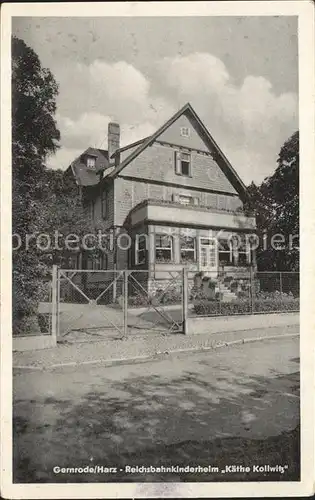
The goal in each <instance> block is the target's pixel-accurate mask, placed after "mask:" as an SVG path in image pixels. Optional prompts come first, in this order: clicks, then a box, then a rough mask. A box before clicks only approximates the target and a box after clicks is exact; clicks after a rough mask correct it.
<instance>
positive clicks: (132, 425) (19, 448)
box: [14, 338, 299, 482]
mask: <svg viewBox="0 0 315 500" xmlns="http://www.w3.org/2000/svg"><path fill="white" fill-rule="evenodd" d="M298 372H299V345H298V340H297V339H296V338H294V339H293V338H292V339H278V340H275V341H272V340H269V341H264V342H256V343H252V344H245V345H239V346H233V347H228V348H222V349H218V350H215V351H210V352H207V353H200V354H185V355H184V354H183V355H178V356H176V357H175V356H173V357H172V358H169V359H165V360H160V361H156V362H150V363H144V364H136V365H129V366H113V367H107V368H104V367H102V366H93V367H91V366H86V367H80V368H76V369H73V368H71V369H70V368H68V369H63V370H59V371H54V372H44V373H39V372H34V373H27V374H26V373H20V374H16V375H15V377H14V399H15V403H14V431H15V439H14V460H15V481H22V482H24V481H31V482H33V481H44V482H54V481H56V482H59V481H62V482H66V481H115V480H117V477H116V478H115V474H111V475H106V474H105V475H104V474H103V475H102V474H88V475H86V474H77V475H62V474H54V473H53V472H52V469H53V467H54V466H60V467H81V466H85V465H89V464H90V465H91V464H92V465H93V464H102V465H106V464H107V465H108V466H114V465H115V464H117V465H119V464H120V465H121V464H126V463H127V464H128V463H129V464H133V465H134V464H140V463H141V464H149V465H150V464H161V463H164V464H166V463H167V464H173V463H174V461H176V463H181V464H186V463H195V464H198V463H201V462H202V463H207V464H209V459H211V460H216V459H218V457H219V455H218V453H219V454H220V453H221V455H220V460H221V465H222V460H223V461H224V460H226V457H227V456H230V458H229V460H232V459H233V453H232V452H233V450H234V451H235V457H234V458H235V459H236V458H237V460H240V454H241V458H242V457H243V458H244V457H245V455H246V453H247V455H246V460H247V461H248V460H251V458H250V457H249V458H248V455H250V453H254V454H255V456H256V458H257V457H258V458H259V455H261V457H260V458H264V453H266V454H268V453H269V452H270V453H271V455H270V456H269V455H268V457H269V458H268V460H269V459H271V458H270V457H273V458H274V460H280V458H279V455H272V454H273V453H275V450H274V449H272V448H273V447H274V446H275V442H274V441H272V440H273V439H278V437H279V436H280V435H281V433H283V432H287V431H292V430H293V429H295V428H296V427H297V425H298V423H299V389H298V387H299V374H298ZM281 439H282V438H281ZM214 440H215V441H214ZM256 440H258V441H256ZM257 443H258V444H259V446H258V444H257ZM262 443H263V444H262ZM268 443H269V444H268ZM272 443H273V444H272ZM287 444H288V443H287ZM287 444H286V445H285V446H284V444H283V443H282V444H281V442H280V441H279V443H278V445H277V447H278V450H277V451H276V453H278V454H279V453H280V451H279V450H281V449H284V448H285V447H286V446H287ZM262 446H263V447H262ZM268 446H269V448H268ZM288 446H289V448H288V449H289V454H290V453H291V455H292V454H294V453H295V454H296V453H297V450H296V446H295V444H294V443H293V444H292V446H291V444H290V442H289V445H288ZM294 446H295V447H294ZM224 447H225V448H227V453H226V454H225V458H224V456H223V455H222V450H223V449H224ZM259 447H260V448H259ZM261 447H262V448H261ZM213 450H217V451H216V452H214V451H213ZM246 450H247V451H246ZM250 450H252V452H251V451H250ZM259 450H260V451H259ZM231 454H232V455H231ZM266 456H267V455H266ZM281 457H282V456H281ZM291 458H292V461H293V462H294V460H295V459H296V458H297V457H294V456H293V457H291ZM282 459H283V460H285V458H283V457H282ZM161 478H162V477H161ZM262 479H264V478H262ZM265 479H266V478H265ZM123 480H129V481H132V480H138V481H143V480H156V476H154V475H152V474H151V475H150V474H147V475H146V477H145V478H144V477H143V478H139V476H137V475H133V476H132V477H131V476H129V477H128V478H127V479H126V478H123ZM163 480H164V479H163ZM168 480H175V481H176V480H180V477H178V476H176V474H175V476H173V477H172V478H171V479H168ZM191 480H199V481H205V480H211V478H208V477H207V478H205V477H204V476H203V477H199V478H196V477H192V478H191Z"/></svg>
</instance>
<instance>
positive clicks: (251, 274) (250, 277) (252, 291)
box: [249, 266, 255, 314]
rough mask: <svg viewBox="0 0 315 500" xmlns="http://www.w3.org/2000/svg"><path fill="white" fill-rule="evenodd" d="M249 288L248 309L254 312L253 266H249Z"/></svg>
mask: <svg viewBox="0 0 315 500" xmlns="http://www.w3.org/2000/svg"><path fill="white" fill-rule="evenodd" d="M249 290H250V311H251V314H254V309H255V304H254V296H255V295H254V294H255V282H254V272H253V266H250V268H249Z"/></svg>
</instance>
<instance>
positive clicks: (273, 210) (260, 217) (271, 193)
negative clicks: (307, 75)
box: [248, 131, 299, 271]
mask: <svg viewBox="0 0 315 500" xmlns="http://www.w3.org/2000/svg"><path fill="white" fill-rule="evenodd" d="M277 163H278V166H277V168H276V170H275V172H274V174H273V175H272V176H271V177H268V178H266V179H265V180H264V181H263V182H262V184H261V185H260V186H256V185H255V184H254V183H252V184H251V185H250V186H249V187H248V191H249V195H250V207H251V208H254V209H255V211H256V221H257V230H258V236H259V240H260V243H261V244H260V246H259V248H258V250H257V260H258V266H259V269H260V270H282V271H285V270H286V271H297V270H298V269H299V236H298V235H299V132H298V131H297V132H295V133H294V134H293V135H292V136H291V137H290V138H289V139H288V140H287V141H286V142H285V143H284V144H283V146H282V147H281V150H280V153H279V156H278V160H277ZM275 235H282V237H280V236H278V237H276V236H275ZM263 238H266V239H267V244H266V245H263V244H262V242H263ZM272 238H273V239H272ZM281 238H282V240H283V241H282V242H281V241H280V240H281ZM277 240H278V244H276V241H277ZM265 247H266V248H265Z"/></svg>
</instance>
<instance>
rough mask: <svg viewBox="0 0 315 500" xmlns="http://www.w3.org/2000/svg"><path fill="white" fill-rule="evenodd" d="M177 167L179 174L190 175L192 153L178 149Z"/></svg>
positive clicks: (176, 156) (176, 155)
mask: <svg viewBox="0 0 315 500" xmlns="http://www.w3.org/2000/svg"><path fill="white" fill-rule="evenodd" d="M175 168H176V174H177V175H184V176H186V177H190V175H191V155H190V153H184V152H179V151H176V153H175Z"/></svg>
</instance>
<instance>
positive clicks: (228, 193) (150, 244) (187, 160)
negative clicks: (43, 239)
mask: <svg viewBox="0 0 315 500" xmlns="http://www.w3.org/2000/svg"><path fill="white" fill-rule="evenodd" d="M68 170H71V172H72V173H73V175H74V177H75V179H76V182H77V184H78V185H79V186H80V189H81V192H82V200H83V203H84V205H85V207H86V209H87V210H89V213H90V215H91V223H92V224H94V223H96V221H98V223H99V224H100V225H101V227H102V230H103V231H104V233H105V234H111V235H112V237H113V235H114V238H117V239H116V240H115V241H116V243H117V244H115V245H114V248H112V251H106V250H105V252H104V255H103V256H101V258H97V259H95V258H89V257H88V256H87V257H85V256H82V255H81V256H80V257H79V258H78V260H77V267H82V268H88V269H108V270H120V269H134V270H139V271H140V270H147V276H148V280H149V281H150V278H152V279H154V280H163V279H167V278H168V277H169V273H170V271H176V270H181V269H182V268H183V267H186V266H187V268H188V269H189V272H190V273H191V274H192V275H193V274H196V273H197V272H204V273H206V274H207V273H208V274H211V276H213V277H216V276H219V274H220V272H221V271H222V270H224V271H225V273H231V274H233V273H236V272H238V273H239V272H241V271H242V269H244V270H247V271H248V267H249V266H253V268H255V267H256V262H255V251H254V250H253V249H252V248H251V245H250V235H252V234H253V233H255V230H256V221H255V216H254V214H250V213H248V212H245V210H244V203H245V202H246V200H247V196H248V195H247V191H246V187H245V185H244V184H243V182H242V180H241V179H240V178H239V176H238V174H237V173H236V171H235V170H234V168H233V167H232V165H231V164H230V163H229V161H228V160H227V158H226V157H225V155H224V154H223V152H222V151H221V149H220V148H219V146H218V145H217V144H216V142H215V140H214V139H213V137H212V136H211V135H210V133H209V131H208V130H207V129H206V127H205V126H204V125H203V123H202V122H201V120H200V119H199V117H198V116H197V114H196V113H195V111H194V109H193V108H192V107H191V105H190V104H186V105H185V106H184V107H183V108H182V109H181V110H180V111H178V112H177V113H176V114H175V115H174V116H173V117H171V118H170V120H168V121H167V122H166V123H165V124H164V125H163V126H162V127H160V128H159V129H158V130H157V131H156V132H155V133H154V134H153V135H152V136H150V137H148V138H145V139H143V140H140V141H138V142H136V143H134V144H131V145H129V146H126V147H123V148H121V147H120V133H119V125H117V124H114V123H111V124H109V129H108V149H107V150H99V149H93V148H89V149H87V150H86V151H85V152H84V153H83V154H82V155H81V156H80V157H79V158H77V159H76V160H75V161H74V162H73V163H72V164H71V166H70V167H69V169H68Z"/></svg>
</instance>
